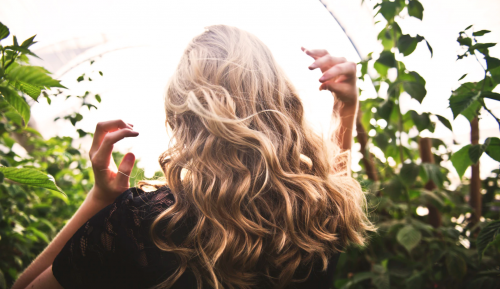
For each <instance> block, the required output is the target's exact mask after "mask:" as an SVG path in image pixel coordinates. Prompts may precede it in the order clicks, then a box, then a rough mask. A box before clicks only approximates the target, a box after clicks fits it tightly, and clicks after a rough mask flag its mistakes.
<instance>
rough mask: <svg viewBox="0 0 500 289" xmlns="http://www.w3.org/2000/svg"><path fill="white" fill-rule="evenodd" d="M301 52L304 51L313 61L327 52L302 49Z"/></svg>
mask: <svg viewBox="0 0 500 289" xmlns="http://www.w3.org/2000/svg"><path fill="white" fill-rule="evenodd" d="M302 51H304V52H305V53H306V54H307V55H309V56H311V57H312V58H314V59H318V58H320V57H323V56H325V55H327V54H328V51H326V50H325V49H305V48H304V47H302Z"/></svg>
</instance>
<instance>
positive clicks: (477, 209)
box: [469, 116, 482, 225]
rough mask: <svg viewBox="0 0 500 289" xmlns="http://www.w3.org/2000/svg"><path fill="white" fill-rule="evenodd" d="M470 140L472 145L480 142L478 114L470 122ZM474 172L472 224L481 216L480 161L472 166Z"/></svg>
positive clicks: (472, 175)
mask: <svg viewBox="0 0 500 289" xmlns="http://www.w3.org/2000/svg"><path fill="white" fill-rule="evenodd" d="M470 142H471V144H472V145H477V144H478V143H479V120H478V118H477V116H476V117H475V118H474V119H473V120H472V121H471V122H470ZM471 169H472V174H471V178H470V198H469V204H470V206H471V207H472V210H473V212H472V215H471V224H472V225H475V224H477V223H478V222H479V219H480V218H481V206H482V202H481V197H482V196H481V178H480V177H479V161H478V162H477V164H475V165H474V164H473V165H472V166H471Z"/></svg>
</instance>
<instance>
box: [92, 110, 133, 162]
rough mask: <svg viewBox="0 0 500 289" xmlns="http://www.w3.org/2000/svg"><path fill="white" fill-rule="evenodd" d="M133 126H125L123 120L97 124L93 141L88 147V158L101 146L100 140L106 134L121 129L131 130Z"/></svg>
mask: <svg viewBox="0 0 500 289" xmlns="http://www.w3.org/2000/svg"><path fill="white" fill-rule="evenodd" d="M132 127H133V125H130V124H126V123H125V122H124V121H123V120H121V119H117V120H110V121H103V122H100V123H98V124H97V126H96V129H95V133H94V139H93V140H92V146H91V147H90V152H89V154H90V158H92V157H93V155H94V154H95V153H96V152H97V150H98V149H99V147H100V146H101V143H102V140H103V139H104V137H105V136H106V134H107V133H108V132H112V131H116V130H118V129H121V128H132Z"/></svg>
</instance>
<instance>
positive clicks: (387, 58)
mask: <svg viewBox="0 0 500 289" xmlns="http://www.w3.org/2000/svg"><path fill="white" fill-rule="evenodd" d="M384 3H392V2H384ZM376 62H378V63H380V64H383V65H385V66H387V67H396V58H395V57H394V53H392V52H390V51H387V50H385V51H382V53H380V57H379V58H378V59H377V61H376Z"/></svg>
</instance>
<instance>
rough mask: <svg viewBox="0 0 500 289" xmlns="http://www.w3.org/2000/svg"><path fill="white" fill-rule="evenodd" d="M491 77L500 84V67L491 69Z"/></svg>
mask: <svg viewBox="0 0 500 289" xmlns="http://www.w3.org/2000/svg"><path fill="white" fill-rule="evenodd" d="M490 73H491V78H492V79H493V80H494V81H495V82H496V83H497V84H500V67H497V68H494V69H490Z"/></svg>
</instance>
